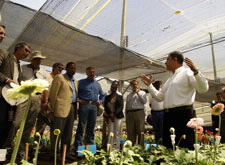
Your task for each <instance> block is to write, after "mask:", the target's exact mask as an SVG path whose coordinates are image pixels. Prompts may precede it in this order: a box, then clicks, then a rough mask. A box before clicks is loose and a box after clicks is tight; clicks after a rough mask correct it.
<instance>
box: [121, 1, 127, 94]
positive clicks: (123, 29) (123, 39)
mask: <svg viewBox="0 0 225 165" xmlns="http://www.w3.org/2000/svg"><path fill="white" fill-rule="evenodd" d="M126 15H127V0H123V12H122V23H121V36H120V47H121V51H120V69H121V72H120V73H119V77H120V78H122V76H123V74H124V73H123V71H122V70H123V62H124V49H123V48H125V47H126V43H127V42H126ZM119 82H120V86H119V92H121V93H122V87H123V83H124V81H123V80H120V81H119Z"/></svg>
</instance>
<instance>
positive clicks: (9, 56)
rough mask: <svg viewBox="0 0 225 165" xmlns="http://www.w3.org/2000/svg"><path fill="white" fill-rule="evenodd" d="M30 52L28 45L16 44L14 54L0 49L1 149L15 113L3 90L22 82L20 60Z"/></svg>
mask: <svg viewBox="0 0 225 165" xmlns="http://www.w3.org/2000/svg"><path fill="white" fill-rule="evenodd" d="M30 52H31V47H30V46H29V45H28V44H27V43H18V44H16V46H15V50H14V53H9V52H8V51H5V50H1V49H0V107H1V110H0V148H2V147H3V144H4V143H5V141H6V138H7V135H8V133H9V130H10V127H11V124H12V118H13V117H10V116H11V115H9V114H12V113H13V110H12V106H11V105H10V104H9V103H8V102H6V100H5V99H4V98H3V95H2V88H3V87H4V86H5V85H10V83H12V82H13V83H17V84H18V83H19V82H20V80H21V79H20V74H21V70H20V60H22V59H25V58H26V57H27V56H28V55H29V54H30ZM12 116H13V115H12Z"/></svg>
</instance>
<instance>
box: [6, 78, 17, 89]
mask: <svg viewBox="0 0 225 165" xmlns="http://www.w3.org/2000/svg"><path fill="white" fill-rule="evenodd" d="M6 83H7V84H8V85H9V86H11V85H10V84H11V83H14V84H18V83H17V82H16V81H14V80H11V79H8V80H7V81H6ZM11 87H12V86H11Z"/></svg>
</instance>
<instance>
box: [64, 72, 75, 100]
mask: <svg viewBox="0 0 225 165" xmlns="http://www.w3.org/2000/svg"><path fill="white" fill-rule="evenodd" d="M66 77H67V78H68V80H70V83H71V86H72V88H73V99H72V103H76V102H77V93H76V86H75V83H74V78H73V77H72V78H70V77H69V76H68V74H66Z"/></svg>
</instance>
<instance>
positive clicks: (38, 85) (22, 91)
mask: <svg viewBox="0 0 225 165" xmlns="http://www.w3.org/2000/svg"><path fill="white" fill-rule="evenodd" d="M11 86H12V87H13V88H12V89H9V90H8V91H7V95H8V96H9V97H10V98H16V99H21V98H27V97H28V96H29V95H30V94H31V95H35V94H36V93H42V92H43V91H44V90H47V89H48V86H49V83H48V81H46V80H42V79H35V80H33V81H32V80H27V81H21V85H15V84H11Z"/></svg>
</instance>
